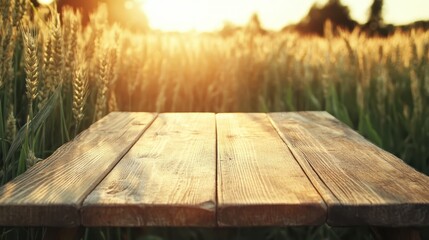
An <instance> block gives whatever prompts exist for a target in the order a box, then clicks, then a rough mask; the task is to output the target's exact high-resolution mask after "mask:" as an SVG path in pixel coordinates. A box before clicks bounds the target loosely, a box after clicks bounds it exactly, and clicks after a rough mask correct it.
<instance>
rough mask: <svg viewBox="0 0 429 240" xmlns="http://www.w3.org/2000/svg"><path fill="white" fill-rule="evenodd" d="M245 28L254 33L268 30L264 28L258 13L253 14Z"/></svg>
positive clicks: (262, 32) (263, 32)
mask: <svg viewBox="0 0 429 240" xmlns="http://www.w3.org/2000/svg"><path fill="white" fill-rule="evenodd" d="M245 30H246V31H247V32H250V33H252V34H265V33H266V32H267V31H266V30H265V29H264V28H262V24H261V21H260V20H259V16H258V14H257V13H253V14H252V16H251V17H250V20H249V22H248V23H247V26H246V28H245Z"/></svg>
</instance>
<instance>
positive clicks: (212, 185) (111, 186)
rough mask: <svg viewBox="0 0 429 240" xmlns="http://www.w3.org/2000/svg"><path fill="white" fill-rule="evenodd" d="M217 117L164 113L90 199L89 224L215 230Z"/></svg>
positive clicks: (86, 214)
mask: <svg viewBox="0 0 429 240" xmlns="http://www.w3.org/2000/svg"><path fill="white" fill-rule="evenodd" d="M215 209H216V123H215V115H214V114H213V113H166V114H160V115H159V116H158V118H157V119H156V120H155V122H154V123H153V124H152V126H151V127H150V128H149V129H148V130H147V131H146V132H145V133H144V134H143V136H142V137H141V138H140V140H139V141H137V143H136V144H135V145H134V147H132V148H131V150H130V151H129V152H128V154H127V155H125V156H124V158H123V159H122V160H121V162H119V164H118V165H117V166H116V167H115V168H114V169H113V170H112V172H110V174H109V175H108V176H107V177H106V178H105V179H104V180H103V181H102V182H101V183H100V185H99V186H98V187H97V188H96V189H95V190H94V191H93V192H92V193H91V194H90V195H89V196H88V198H87V199H86V200H85V202H84V205H83V209H82V223H83V224H84V225H86V226H215V224H216V215H215Z"/></svg>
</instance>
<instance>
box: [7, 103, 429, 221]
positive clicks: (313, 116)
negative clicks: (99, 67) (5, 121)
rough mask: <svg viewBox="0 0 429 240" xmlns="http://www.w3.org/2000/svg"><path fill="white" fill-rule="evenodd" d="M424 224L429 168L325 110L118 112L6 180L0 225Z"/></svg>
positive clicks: (427, 209)
mask: <svg viewBox="0 0 429 240" xmlns="http://www.w3.org/2000/svg"><path fill="white" fill-rule="evenodd" d="M324 223H328V224H330V225H333V226H353V225H375V226H421V225H429V177H427V176H425V175H423V174H421V173H419V172H417V171H415V170H414V169H412V168H410V167H409V166H407V165H406V164H405V163H403V162H402V161H401V160H400V159H398V158H396V157H395V156H393V155H391V154H389V153H387V152H385V151H383V150H381V149H380V148H378V147H376V146H374V145H373V144H371V143H369V142H368V141H367V140H365V139H364V138H363V137H362V136H360V135H359V134H357V133H356V132H354V131H353V130H351V129H350V128H349V127H347V126H346V125H344V124H342V123H341V122H339V121H338V120H337V119H335V118H334V117H333V116H331V115H329V114H328V113H326V112H287V113H267V114H266V113H219V114H214V113H162V114H157V113H124V112H113V113H110V114H109V115H108V116H106V117H105V118H103V119H102V120H100V121H98V122H97V123H95V124H93V125H92V126H91V127H90V128H89V129H87V130H86V131H84V132H82V133H81V134H80V135H79V136H78V137H76V138H75V139H74V140H73V141H71V142H69V143H67V144H65V145H63V146H62V147H61V148H59V149H58V150H57V151H56V152H55V153H54V154H53V155H52V156H50V157H49V158H47V159H46V160H44V161H42V162H39V163H38V164H36V165H35V166H33V167H32V168H31V169H29V170H28V171H27V172H25V173H24V174H22V175H21V176H19V177H17V178H16V179H14V180H12V181H11V182H9V183H7V184H6V185H4V186H2V187H0V225H1V226H78V225H84V226H303V225H320V224H324Z"/></svg>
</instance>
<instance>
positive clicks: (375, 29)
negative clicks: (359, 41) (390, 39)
mask: <svg viewBox="0 0 429 240" xmlns="http://www.w3.org/2000/svg"><path fill="white" fill-rule="evenodd" d="M383 3H384V2H383V0H374V1H373V2H372V4H371V7H370V8H369V16H368V21H367V22H366V23H365V24H364V26H363V29H364V30H365V31H366V32H367V33H368V34H369V35H383V36H385V35H387V34H388V29H387V28H386V27H385V26H384V22H383Z"/></svg>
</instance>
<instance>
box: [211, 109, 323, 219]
mask: <svg viewBox="0 0 429 240" xmlns="http://www.w3.org/2000/svg"><path fill="white" fill-rule="evenodd" d="M216 122H217V132H218V185H217V189H218V214H217V215H218V224H219V225H222V226H269V225H278V226H279V225H315V224H323V223H324V222H325V218H326V206H325V204H324V202H323V200H322V198H321V197H320V195H319V194H318V193H317V192H316V190H315V189H314V187H313V186H312V184H311V183H310V181H309V179H308V178H307V176H306V175H305V173H304V172H303V171H302V169H301V168H300V166H299V164H298V163H297V162H296V160H295V159H294V157H293V156H292V154H291V153H290V151H289V149H288V148H287V146H286V145H285V143H284V142H283V141H282V140H281V139H280V137H279V136H278V134H277V132H276V131H275V129H274V128H273V126H272V125H271V123H270V121H269V119H268V117H267V115H266V114H264V113H254V114H251V113H249V114H245V113H230V114H217V115H216Z"/></svg>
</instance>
